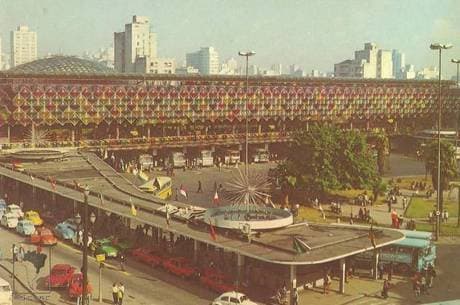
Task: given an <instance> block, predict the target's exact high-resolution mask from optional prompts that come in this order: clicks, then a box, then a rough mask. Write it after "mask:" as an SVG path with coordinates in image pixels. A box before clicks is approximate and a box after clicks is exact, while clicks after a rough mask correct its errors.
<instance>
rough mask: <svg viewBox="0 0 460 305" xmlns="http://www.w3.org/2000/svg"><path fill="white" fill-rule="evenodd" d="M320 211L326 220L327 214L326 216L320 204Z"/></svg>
mask: <svg viewBox="0 0 460 305" xmlns="http://www.w3.org/2000/svg"><path fill="white" fill-rule="evenodd" d="M319 211H320V212H321V218H322V219H326V214H324V210H323V207H322V205H321V203H320V204H319Z"/></svg>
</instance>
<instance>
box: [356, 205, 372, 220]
mask: <svg viewBox="0 0 460 305" xmlns="http://www.w3.org/2000/svg"><path fill="white" fill-rule="evenodd" d="M358 218H359V220H361V221H365V222H369V221H370V220H371V210H370V209H368V208H366V207H364V208H362V207H361V208H359V211H358Z"/></svg>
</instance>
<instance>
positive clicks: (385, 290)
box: [382, 280, 390, 299]
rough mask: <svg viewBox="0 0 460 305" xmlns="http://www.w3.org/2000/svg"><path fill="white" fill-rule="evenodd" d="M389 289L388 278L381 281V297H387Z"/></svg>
mask: <svg viewBox="0 0 460 305" xmlns="http://www.w3.org/2000/svg"><path fill="white" fill-rule="evenodd" d="M389 290H390V282H389V281H388V280H384V281H383V287H382V298H384V299H387V298H388V291H389Z"/></svg>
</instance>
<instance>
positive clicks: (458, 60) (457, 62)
mask: <svg viewBox="0 0 460 305" xmlns="http://www.w3.org/2000/svg"><path fill="white" fill-rule="evenodd" d="M450 61H451V62H453V63H454V64H457V83H456V86H457V89H458V88H459V83H458V66H459V64H460V59H451V60H450ZM458 120H459V109H458V106H457V115H456V120H455V129H456V131H457V132H456V136H455V159H457V147H458V145H457V144H458V143H457V142H458Z"/></svg>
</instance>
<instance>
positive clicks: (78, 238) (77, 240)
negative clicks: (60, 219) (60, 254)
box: [72, 230, 93, 247]
mask: <svg viewBox="0 0 460 305" xmlns="http://www.w3.org/2000/svg"><path fill="white" fill-rule="evenodd" d="M78 233H79V234H77V233H75V234H74V235H73V237H72V243H73V244H74V245H76V246H79V247H83V230H80V231H78ZM92 242H93V238H92V237H91V235H88V244H87V247H89V245H90V244H91V243H92Z"/></svg>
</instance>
